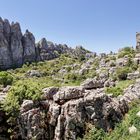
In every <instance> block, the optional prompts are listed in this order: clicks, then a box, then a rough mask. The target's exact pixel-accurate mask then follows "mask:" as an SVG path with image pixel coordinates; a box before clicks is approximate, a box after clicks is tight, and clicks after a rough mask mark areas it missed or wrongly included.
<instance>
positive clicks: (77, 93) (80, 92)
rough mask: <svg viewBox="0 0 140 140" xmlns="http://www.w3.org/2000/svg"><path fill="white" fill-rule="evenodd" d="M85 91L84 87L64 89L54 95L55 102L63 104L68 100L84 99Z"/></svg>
mask: <svg viewBox="0 0 140 140" xmlns="http://www.w3.org/2000/svg"><path fill="white" fill-rule="evenodd" d="M85 93H86V92H85V89H84V88H83V87H76V86H75V87H62V88H60V89H59V90H58V92H57V93H56V94H55V95H53V100H54V101H55V102H59V103H63V102H65V101H67V100H71V99H78V98H81V97H84V95H85Z"/></svg>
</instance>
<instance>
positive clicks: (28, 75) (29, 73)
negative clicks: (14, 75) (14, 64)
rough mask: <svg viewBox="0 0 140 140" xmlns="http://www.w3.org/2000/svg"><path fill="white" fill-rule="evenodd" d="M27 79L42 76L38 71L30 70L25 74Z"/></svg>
mask: <svg viewBox="0 0 140 140" xmlns="http://www.w3.org/2000/svg"><path fill="white" fill-rule="evenodd" d="M25 75H26V76H27V77H41V76H42V74H41V72H39V71H38V70H29V71H27V73H26V74H25Z"/></svg>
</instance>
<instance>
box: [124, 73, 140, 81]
mask: <svg viewBox="0 0 140 140" xmlns="http://www.w3.org/2000/svg"><path fill="white" fill-rule="evenodd" d="M139 77H140V73H139V71H135V72H132V73H128V74H127V79H128V80H134V79H138V78H139Z"/></svg>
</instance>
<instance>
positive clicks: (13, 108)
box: [2, 84, 41, 116]
mask: <svg viewBox="0 0 140 140" xmlns="http://www.w3.org/2000/svg"><path fill="white" fill-rule="evenodd" d="M40 96H41V92H40V90H39V89H37V87H34V86H33V87H31V86H29V85H28V86H27V85H24V84H23V85H16V86H14V87H12V89H11V90H10V91H9V93H8V95H7V97H6V99H5V100H4V101H3V102H2V108H3V110H4V111H5V112H6V113H7V114H8V115H10V116H15V115H16V114H17V112H18V111H19V107H20V105H21V104H22V102H23V100H24V99H30V100H38V99H39V98H40Z"/></svg>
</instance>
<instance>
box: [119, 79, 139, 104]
mask: <svg viewBox="0 0 140 140" xmlns="http://www.w3.org/2000/svg"><path fill="white" fill-rule="evenodd" d="M139 85H140V79H137V80H136V83H135V84H134V85H130V86H129V87H128V88H127V89H125V90H124V95H123V96H121V97H119V98H120V100H125V101H126V102H128V103H130V102H132V101H134V100H137V99H140V86H139Z"/></svg>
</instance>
